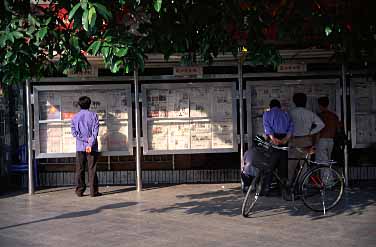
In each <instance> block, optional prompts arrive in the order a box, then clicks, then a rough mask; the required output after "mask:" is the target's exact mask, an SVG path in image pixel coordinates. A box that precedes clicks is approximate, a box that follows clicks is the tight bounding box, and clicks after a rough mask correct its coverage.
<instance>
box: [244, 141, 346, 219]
mask: <svg viewBox="0 0 376 247" xmlns="http://www.w3.org/2000/svg"><path fill="white" fill-rule="evenodd" d="M255 139H256V141H257V142H258V143H259V144H261V145H260V146H262V147H263V148H265V149H268V148H275V149H279V150H285V151H287V150H288V149H289V148H292V147H280V146H276V145H274V144H271V143H269V142H267V141H264V140H263V139H262V138H260V137H259V136H257V137H256V138H255ZM295 148H296V147H295ZM296 149H297V150H298V151H300V152H304V153H305V154H306V155H305V157H304V158H299V159H296V160H298V165H297V168H296V170H297V171H296V172H295V174H296V176H294V179H293V182H292V184H291V185H290V186H288V185H287V184H286V182H284V181H282V180H281V178H280V177H279V176H278V174H277V173H276V172H275V171H272V174H273V176H274V177H275V178H276V180H277V181H278V182H279V183H280V184H281V186H282V187H283V188H284V189H287V190H288V191H290V193H291V197H292V201H293V204H294V203H295V198H296V197H301V198H302V200H303V203H304V205H305V206H306V207H308V208H309V209H311V210H313V211H317V212H323V213H324V214H326V211H328V210H330V209H332V208H333V207H335V206H336V205H337V204H338V203H339V201H340V200H341V198H342V194H343V189H344V179H343V176H342V175H341V174H340V173H339V172H338V171H336V170H335V169H334V168H333V166H334V165H335V164H337V162H336V161H333V160H327V161H320V162H316V161H312V160H310V155H311V154H310V153H309V152H307V150H304V149H302V148H296ZM305 170H306V171H305ZM265 172H267V170H263V169H257V173H256V176H255V177H254V179H253V180H252V182H251V185H250V186H249V189H248V191H247V193H246V196H245V198H244V201H243V205H242V215H243V216H244V217H248V216H249V215H250V214H251V211H252V209H253V208H254V206H255V204H256V201H257V200H258V199H259V197H260V196H262V195H261V192H262V189H263V180H264V179H263V178H264V173H265Z"/></svg>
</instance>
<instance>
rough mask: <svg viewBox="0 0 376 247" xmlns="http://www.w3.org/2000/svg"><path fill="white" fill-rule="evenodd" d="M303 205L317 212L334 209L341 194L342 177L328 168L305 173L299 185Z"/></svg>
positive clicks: (317, 168)
mask: <svg viewBox="0 0 376 247" xmlns="http://www.w3.org/2000/svg"><path fill="white" fill-rule="evenodd" d="M301 192H302V199H303V203H304V205H306V206H307V207H308V208H310V209H312V210H314V211H317V212H324V213H325V212H326V211H327V210H329V209H331V208H333V207H335V206H336V205H337V204H338V202H339V201H340V199H341V197H342V193H343V177H342V176H341V175H340V174H339V173H338V172H337V171H336V170H334V169H333V168H331V167H329V166H319V167H316V168H314V169H312V170H310V171H308V172H307V174H306V175H305V176H304V178H303V182H302V184H301Z"/></svg>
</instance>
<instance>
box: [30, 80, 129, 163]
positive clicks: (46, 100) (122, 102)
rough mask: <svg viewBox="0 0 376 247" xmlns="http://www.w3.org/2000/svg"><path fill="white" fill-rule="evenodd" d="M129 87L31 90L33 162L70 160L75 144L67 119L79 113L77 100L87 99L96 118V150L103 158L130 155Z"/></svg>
mask: <svg viewBox="0 0 376 247" xmlns="http://www.w3.org/2000/svg"><path fill="white" fill-rule="evenodd" d="M130 90H131V86H130V85H94V86H93V85H82V86H35V87H33V95H34V127H35V149H36V157H37V158H51V157H53V158H55V157H74V156H75V152H76V141H75V138H74V137H73V136H72V133H71V119H72V118H73V116H74V115H75V114H76V113H77V112H78V111H80V107H79V106H78V99H79V97H81V96H84V95H85V96H88V97H90V99H91V106H90V110H91V111H94V112H96V113H97V114H98V118H99V124H100V126H99V133H98V148H99V152H101V153H102V154H103V155H108V156H111V155H129V154H132V147H133V145H132V141H131V140H132V138H131V136H132V101H131V91H130Z"/></svg>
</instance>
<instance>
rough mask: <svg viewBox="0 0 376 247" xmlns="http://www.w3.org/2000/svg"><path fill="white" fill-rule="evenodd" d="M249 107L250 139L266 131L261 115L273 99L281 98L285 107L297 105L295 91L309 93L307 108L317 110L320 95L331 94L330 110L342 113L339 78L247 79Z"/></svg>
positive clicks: (248, 127) (316, 111)
mask: <svg viewBox="0 0 376 247" xmlns="http://www.w3.org/2000/svg"><path fill="white" fill-rule="evenodd" d="M246 85H247V86H246V87H247V89H246V110H247V134H248V143H252V138H253V136H255V135H263V134H264V127H263V122H262V117H263V114H264V112H265V111H267V110H269V103H270V101H271V100H272V99H277V100H279V101H280V102H281V106H282V109H283V110H285V111H288V110H289V109H292V108H293V107H295V105H294V103H293V101H292V98H293V95H294V94H295V93H305V94H306V95H307V107H306V108H307V109H309V110H311V111H313V112H315V113H318V112H319V106H318V103H317V100H318V98H319V97H323V96H328V97H329V110H331V111H333V112H336V113H337V116H340V112H341V110H340V102H341V101H340V88H339V80H338V79H304V80H271V81H247V82H246Z"/></svg>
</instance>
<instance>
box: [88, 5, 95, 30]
mask: <svg viewBox="0 0 376 247" xmlns="http://www.w3.org/2000/svg"><path fill="white" fill-rule="evenodd" d="M96 19H97V12H96V11H95V8H94V7H91V8H90V9H89V25H90V26H91V27H93V26H94V24H95V20H96Z"/></svg>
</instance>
